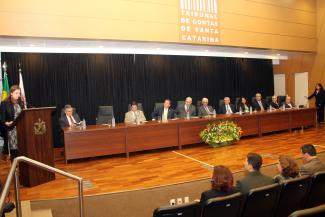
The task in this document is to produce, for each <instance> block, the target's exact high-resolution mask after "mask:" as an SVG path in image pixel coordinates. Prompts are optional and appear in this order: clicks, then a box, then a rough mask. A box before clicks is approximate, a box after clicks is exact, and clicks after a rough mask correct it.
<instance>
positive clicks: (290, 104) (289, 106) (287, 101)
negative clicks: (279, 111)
mask: <svg viewBox="0 0 325 217" xmlns="http://www.w3.org/2000/svg"><path fill="white" fill-rule="evenodd" d="M283 105H284V106H285V108H286V109H292V108H294V107H295V105H294V104H293V102H292V101H291V97H290V96H288V95H287V96H286V99H285V101H284V102H283V104H282V106H283Z"/></svg>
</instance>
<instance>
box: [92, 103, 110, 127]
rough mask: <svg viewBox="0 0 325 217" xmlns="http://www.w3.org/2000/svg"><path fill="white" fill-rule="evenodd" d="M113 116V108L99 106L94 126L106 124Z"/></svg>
mask: <svg viewBox="0 0 325 217" xmlns="http://www.w3.org/2000/svg"><path fill="white" fill-rule="evenodd" d="M113 116H114V112H113V106H99V107H98V115H97V118H96V124H107V123H108V120H112V118H113Z"/></svg>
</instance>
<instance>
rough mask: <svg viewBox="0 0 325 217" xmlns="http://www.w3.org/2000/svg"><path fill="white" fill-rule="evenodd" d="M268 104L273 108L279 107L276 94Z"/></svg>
mask: <svg viewBox="0 0 325 217" xmlns="http://www.w3.org/2000/svg"><path fill="white" fill-rule="evenodd" d="M270 106H271V107H272V108H273V109H279V108H280V105H279V103H278V97H277V96H272V101H271V102H270Z"/></svg>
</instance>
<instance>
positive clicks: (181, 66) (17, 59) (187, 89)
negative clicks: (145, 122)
mask: <svg viewBox="0 0 325 217" xmlns="http://www.w3.org/2000/svg"><path fill="white" fill-rule="evenodd" d="M1 55H2V61H6V62H7V65H8V77H9V83H10V85H12V84H18V83H19V73H18V65H19V63H21V66H22V76H23V79H24V85H25V92H26V98H27V101H28V103H29V104H31V105H33V106H35V107H39V106H56V107H57V112H56V113H54V115H53V127H54V135H55V136H54V137H55V138H54V143H55V144H56V145H60V144H59V143H60V139H59V135H60V133H59V132H60V130H59V125H58V118H59V115H60V111H61V109H62V108H63V107H64V105H65V104H71V105H72V106H73V107H75V108H76V110H77V113H78V114H79V115H80V116H81V118H85V119H86V121H87V124H95V122H96V116H97V112H98V106H99V105H113V106H114V115H115V118H116V120H117V122H123V120H124V114H125V112H126V111H127V108H128V104H129V103H130V102H131V101H132V100H136V101H138V102H141V103H142V105H143V109H144V113H145V115H146V118H147V119H151V112H152V110H153V108H154V103H155V102H162V101H163V100H164V99H165V98H170V99H171V100H172V107H174V108H175V107H176V102H177V101H180V100H185V98H186V97H187V96H191V97H192V98H193V104H194V105H196V102H197V100H201V99H202V97H207V98H208V99H209V104H210V105H212V106H214V107H215V108H217V105H218V102H219V100H220V99H223V97H224V96H229V97H231V98H232V99H233V101H234V99H235V97H238V96H247V97H248V98H249V99H250V98H251V97H252V96H254V95H255V93H256V92H261V93H262V95H263V96H271V95H273V92H274V84H273V67H272V61H271V60H262V59H243V58H226V57H192V56H171V55H170V56H168V55H163V56H161V55H131V54H44V53H1Z"/></svg>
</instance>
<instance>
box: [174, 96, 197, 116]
mask: <svg viewBox="0 0 325 217" xmlns="http://www.w3.org/2000/svg"><path fill="white" fill-rule="evenodd" d="M187 113H189V115H190V117H193V116H196V108H195V106H194V105H192V98H191V97H186V99H185V103H184V105H180V106H179V107H178V108H177V116H178V117H179V118H186V117H187Z"/></svg>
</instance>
